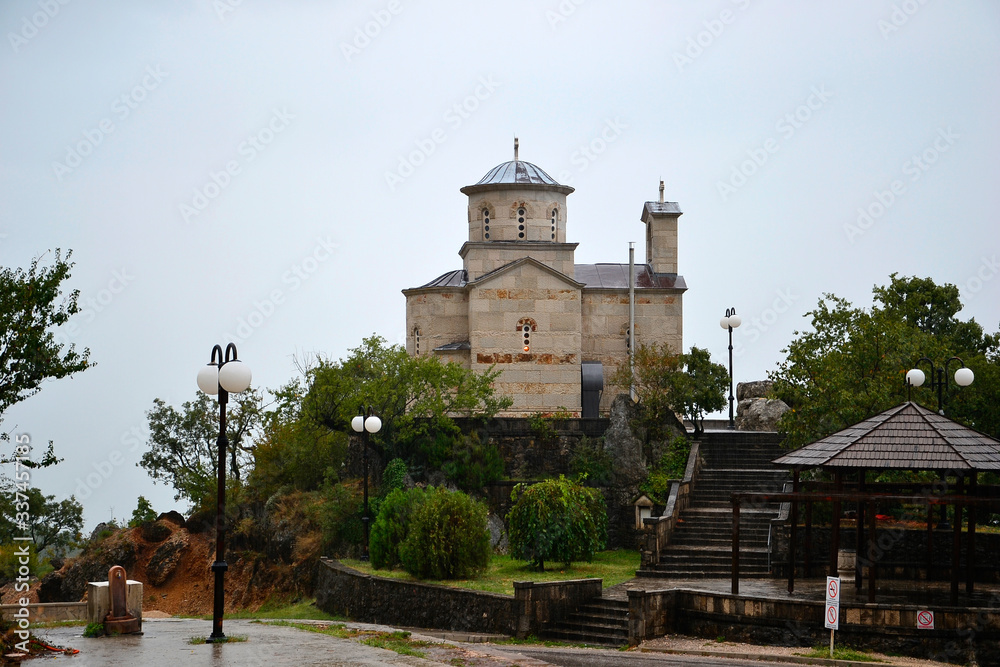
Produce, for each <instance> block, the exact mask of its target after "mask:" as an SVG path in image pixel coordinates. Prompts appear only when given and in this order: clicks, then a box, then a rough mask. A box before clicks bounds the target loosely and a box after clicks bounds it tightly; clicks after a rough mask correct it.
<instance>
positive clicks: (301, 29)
mask: <svg viewBox="0 0 1000 667" xmlns="http://www.w3.org/2000/svg"><path fill="white" fill-rule="evenodd" d="M0 32H2V34H3V36H4V38H3V43H2V44H0V120H2V122H0V261H2V263H3V265H5V266H27V265H28V263H29V262H30V261H31V258H32V257H34V256H37V255H39V254H41V253H44V252H45V251H46V250H47V249H50V248H56V247H61V248H63V249H69V248H72V249H73V251H74V254H73V259H74V261H75V262H76V268H75V270H74V272H73V277H72V281H71V287H74V288H79V289H80V291H81V305H82V306H83V307H84V309H85V310H84V312H83V313H81V314H80V315H79V316H77V317H76V318H75V322H74V326H72V327H64V331H62V332H60V335H61V336H62V337H63V339H64V340H68V341H70V342H73V343H75V344H76V345H77V346H78V347H89V348H90V350H91V354H92V359H93V361H95V362H96V363H97V366H96V367H95V368H93V369H92V370H89V371H87V372H86V373H83V374H81V375H78V376H77V377H74V378H72V379H67V380H61V381H59V382H53V383H49V384H46V385H45V387H44V390H43V391H42V392H41V393H40V394H38V395H37V396H35V397H33V398H31V399H29V400H28V401H26V402H24V403H22V404H21V405H19V406H16V407H15V408H13V409H11V410H10V411H8V413H7V414H6V415H5V416H4V417H5V420H4V425H3V426H4V428H5V429H6V430H11V429H13V431H14V433H15V434H20V433H24V434H29V435H30V437H31V439H32V441H33V442H34V443H36V444H43V443H44V442H45V441H47V440H50V439H51V440H54V441H55V445H56V451H57V453H58V454H59V455H60V456H62V457H64V458H65V462H64V463H62V464H60V465H59V466H58V467H56V468H54V469H50V470H48V471H44V472H39V473H36V474H35V481H36V483H37V484H38V485H39V486H41V488H42V489H43V490H44V491H46V492H47V493H54V494H56V495H57V496H58V497H66V496H68V495H69V494H71V493H74V492H75V493H76V494H77V496H78V498H79V499H81V500H82V502H83V503H84V506H85V508H86V513H85V515H86V519H87V525H88V528H89V527H90V526H92V525H93V524H95V523H96V522H97V521H99V520H104V519H107V518H109V517H110V516H111V515H112V513H113V514H114V516H116V517H118V518H128V516H129V515H130V513H131V511H132V509H133V508H134V507H135V501H136V496H137V495H138V494H140V493H142V494H144V495H145V496H146V497H147V498H150V499H151V500H152V501H153V504H154V507H155V509H156V510H157V511H165V510H167V509H170V508H171V507H173V506H174V505H175V503H174V502H173V501H172V495H173V493H172V490H171V489H169V488H166V487H164V486H155V487H154V486H153V485H152V484H151V482H150V480H149V479H148V477H147V476H146V474H145V472H144V471H143V470H141V469H139V468H137V467H136V466H135V464H136V463H137V462H138V460H139V458H140V456H141V454H142V452H143V451H144V450H145V445H144V431H145V424H146V418H145V411H146V410H148V409H149V408H150V407H151V405H152V401H153V399H154V398H156V397H160V398H163V399H165V400H166V401H168V402H169V403H171V404H174V405H179V404H180V403H181V402H182V401H185V400H190V399H192V398H194V396H195V391H196V385H195V374H196V372H197V370H198V368H199V367H200V366H201V365H202V364H204V363H206V362H207V361H208V358H209V353H210V351H211V348H212V346H213V345H214V344H216V343H225V342H226V341H227V340H228V339H230V337H235V338H236V339H237V340H238V346H239V352H240V357H241V359H244V360H245V362H246V363H247V364H249V365H250V366H251V368H252V369H253V372H254V383H255V385H257V386H261V387H276V386H278V385H280V384H282V383H284V382H286V381H287V380H289V379H290V378H291V377H292V376H293V375H294V373H295V369H294V366H293V356H294V355H300V356H301V355H304V354H309V353H312V352H321V353H325V354H328V355H331V356H333V357H335V358H336V357H340V356H343V355H344V354H345V352H346V350H347V349H348V348H350V347H354V346H356V345H357V344H358V343H359V342H360V340H361V339H362V337H364V336H366V335H369V334H371V333H372V332H377V333H379V334H381V335H383V336H385V337H386V338H387V339H389V340H390V341H391V342H402V340H403V333H404V325H405V321H404V299H403V296H402V295H401V294H400V290H402V289H403V288H406V287H412V286H417V285H420V284H422V283H424V282H426V281H428V280H430V279H432V278H434V277H436V276H437V275H439V274H441V273H444V272H445V271H449V270H452V269H455V268H460V267H461V258H460V257H459V256H458V254H457V252H458V249H459V247H460V246H461V244H462V242H463V241H464V240H465V239H466V235H467V223H466V198H465V197H464V196H463V195H462V194H461V193H460V192H459V188H461V187H462V186H465V185H469V184H472V183H475V182H476V181H478V180H479V179H480V178H481V177H482V176H483V175H484V174H485V173H486V172H487V171H489V170H490V169H491V168H492V167H493V166H495V165H496V164H499V163H501V162H504V161H507V160H510V159H511V158H512V139H513V137H514V136H515V134H516V135H517V136H518V137H519V138H520V157H521V158H522V159H525V160H528V161H530V162H533V163H535V164H537V165H538V166H539V167H541V168H542V169H544V170H546V171H547V172H548V173H549V174H550V175H552V176H553V177H554V178H556V179H557V180H559V181H561V182H563V183H567V184H569V185H572V186H573V187H575V188H576V192H575V193H574V194H572V195H570V197H569V200H568V232H567V240H569V241H577V242H579V243H580V246H579V248H578V250H577V261H578V262H581V263H592V262H625V261H627V259H628V242H629V241H637V242H638V243H637V248H638V255H639V257H642V256H643V245H642V241H643V228H642V224H641V223H640V221H639V216H640V213H641V211H642V206H643V202H645V201H647V200H653V199H656V197H657V194H658V193H657V187H658V182H659V180H660V179H661V178H662V179H663V180H664V181H665V182H666V196H667V199H668V200H671V201H677V202H679V203H680V206H681V209H682V210H683V211H684V215H683V216H682V217H681V219H680V234H679V235H680V258H679V265H680V272H681V273H682V274H683V275H684V277H685V279H686V280H687V284H688V286H689V290H688V292H687V293H686V294H685V297H684V344H685V347H690V346H691V345H697V346H699V347H706V348H708V349H710V350H711V351H712V354H713V356H714V358H715V359H716V360H717V361H719V362H724V361H725V359H726V354H727V350H726V345H727V341H726V334H725V332H724V331H723V330H721V329H720V328H719V324H718V320H719V318H720V317H721V316H722V315H723V314H724V311H725V309H726V308H728V307H735V308H736V309H737V311H738V312H739V313H740V314H741V315H742V316H743V318H744V325H743V327H742V328H741V329H739V330H737V332H736V336H735V338H736V344H737V355H736V361H735V377H736V380H737V381H745V380H753V379H763V378H764V377H765V375H766V373H767V371H768V370H770V369H773V368H774V367H775V364H776V363H777V362H778V361H779V359H780V357H781V355H780V350H781V349H782V348H783V347H784V346H785V345H787V344H788V342H789V341H790V340H791V337H792V332H793V330H795V329H797V328H799V329H801V328H803V327H804V326H806V325H807V320H804V319H803V317H802V316H803V314H804V313H805V312H806V311H807V310H809V309H810V308H812V307H813V306H815V304H816V302H817V299H818V298H819V297H820V295H821V294H822V293H824V292H833V293H835V294H837V295H839V296H842V297H845V298H847V299H849V300H851V301H852V302H854V303H856V304H859V305H869V304H870V303H871V289H872V286H873V285H876V284H878V285H881V284H885V283H886V282H888V276H889V274H890V273H892V272H894V271H898V272H900V273H902V274H903V275H918V276H930V277H931V278H933V279H934V280H935V281H937V282H938V283H945V282H950V283H954V284H956V285H958V286H959V287H960V288H961V290H962V296H963V301H964V303H965V304H966V307H965V310H964V311H963V313H962V316H963V317H975V318H976V320H977V321H979V322H980V323H981V324H983V325H984V326H985V327H986V328H987V329H988V330H991V331H996V330H997V327H998V324H1000V298H998V297H1000V276H998V272H1000V265H998V263H997V257H998V254H1000V252H998V245H1000V242H998V234H997V231H998V224H997V210H998V209H1000V194H998V191H1000V188H998V182H1000V168H998V160H997V155H1000V129H998V127H1000V123H998V122H997V119H998V118H1000V104H998V102H1000V99H998V86H997V81H1000V76H998V75H1000V41H998V37H1000V5H998V4H996V3H994V2H987V1H985V0H984V1H969V2H948V3H945V2H927V1H926V0H896V1H886V0H876V1H871V0H864V1H840V2H826V3H791V2H775V1H773V0H772V1H771V2H764V1H759V2H758V1H756V0H717V1H713V2H699V3H693V2H649V1H644V2H639V1H637V2H628V3H612V2H600V1H598V0H589V1H583V0H562V1H561V2H560V1H558V0H547V1H546V0H542V1H538V2H527V1H524V0H513V1H512V0H507V1H505V2H475V3H473V2H453V1H449V2H412V1H407V0H375V1H366V2H353V3H347V2H338V3H333V2H319V1H308V0H299V1H292V0H285V1H282V2H265V1H264V0H242V1H239V0H215V1H214V2H210V1H209V0H201V1H198V2H193V1H190V0H189V1H178V2H143V3H135V2H121V1H102V2H92V1H90V2H88V1H85V0H73V1H69V0H4V2H3V3H2V4H0ZM49 257H51V255H49ZM88 478H89V479H88ZM179 509H181V510H183V509H184V507H180V508H179Z"/></svg>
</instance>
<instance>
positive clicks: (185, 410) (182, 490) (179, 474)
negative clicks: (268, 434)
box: [139, 389, 264, 508]
mask: <svg viewBox="0 0 1000 667" xmlns="http://www.w3.org/2000/svg"><path fill="white" fill-rule="evenodd" d="M263 414H264V408H263V405H262V399H261V396H260V393H259V392H257V391H255V390H253V389H251V390H248V391H245V392H243V393H240V394H230V396H229V404H228V406H227V409H226V435H227V437H228V440H229V446H228V449H227V454H228V457H229V460H228V461H227V467H226V474H227V475H228V477H229V479H230V480H231V482H232V483H233V484H234V485H236V486H237V487H239V486H241V485H242V484H243V481H244V477H245V475H246V473H247V472H248V468H249V467H250V466H251V465H252V460H253V459H252V455H253V451H254V446H255V444H256V441H257V437H258V435H259V430H260V428H261V425H262V420H263ZM146 417H147V419H148V421H149V441H148V442H147V444H148V445H149V451H147V452H145V453H144V454H143V455H142V458H141V459H140V461H139V465H140V466H141V467H142V468H144V469H145V470H146V472H147V473H149V476H150V477H152V478H153V480H154V481H162V482H165V483H167V484H170V485H171V486H173V487H174V491H175V492H176V493H175V494H174V499H175V500H180V499H181V498H184V499H187V500H188V501H189V502H190V503H191V505H192V506H193V507H195V508H200V507H208V506H210V505H211V499H212V497H213V494H214V492H215V488H216V484H217V479H216V474H217V473H216V471H217V470H218V468H217V467H216V466H217V461H218V445H217V441H218V437H219V408H218V404H217V403H216V401H215V399H213V398H212V397H210V396H207V395H205V394H203V393H200V392H199V393H198V397H197V398H196V399H195V400H194V401H187V402H185V403H184V404H183V405H182V406H181V409H180V410H176V409H174V408H173V406H169V405H167V404H166V403H165V402H164V401H163V400H161V399H159V398H157V399H154V401H153V409H152V410H150V411H148V412H147V413H146Z"/></svg>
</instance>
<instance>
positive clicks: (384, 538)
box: [368, 459, 427, 569]
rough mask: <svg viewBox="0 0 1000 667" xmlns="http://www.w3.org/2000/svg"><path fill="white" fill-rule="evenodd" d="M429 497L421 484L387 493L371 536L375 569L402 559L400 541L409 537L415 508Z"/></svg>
mask: <svg viewBox="0 0 1000 667" xmlns="http://www.w3.org/2000/svg"><path fill="white" fill-rule="evenodd" d="M396 460H397V461H398V460H399V459H396ZM426 499H427V492H426V491H424V490H423V489H420V488H414V489H409V490H403V489H396V490H394V491H393V492H392V493H390V494H389V495H388V496H386V498H385V500H384V501H383V502H382V506H381V508H380V509H379V513H378V516H377V517H376V518H375V523H374V525H373V526H372V529H371V534H370V535H369V538H368V553H369V557H370V558H371V562H372V566H373V567H374V568H375V569H391V568H394V567H396V566H397V565H400V564H401V563H402V561H401V560H400V558H399V547H400V544H402V542H403V540H404V539H406V535H407V530H408V529H409V526H410V521H411V519H412V517H413V514H414V512H415V511H416V509H417V508H418V507H419V506H420V505H421V504H422V503H423V502H424V500H426Z"/></svg>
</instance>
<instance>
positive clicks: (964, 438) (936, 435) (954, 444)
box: [773, 402, 1000, 472]
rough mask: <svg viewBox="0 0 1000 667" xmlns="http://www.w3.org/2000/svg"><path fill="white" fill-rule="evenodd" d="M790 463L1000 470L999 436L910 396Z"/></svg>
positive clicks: (796, 454) (780, 461)
mask: <svg viewBox="0 0 1000 667" xmlns="http://www.w3.org/2000/svg"><path fill="white" fill-rule="evenodd" d="M773 463H774V464H775V465H779V466H783V467H790V468H799V469H803V468H815V467H820V468H832V469H838V468H839V469H860V468H869V469H896V470H953V471H963V470H968V471H972V470H975V471H979V472H984V471H990V470H1000V440H996V439H995V438H991V437H989V436H988V435H985V434H983V433H980V432H979V431H976V430H973V429H971V428H968V427H966V426H962V425H961V424H958V423H956V422H953V421H952V420H950V419H948V418H946V417H944V416H942V415H939V414H937V413H936V412H933V411H931V410H928V409H927V408H924V407H922V406H920V405H917V404H916V403H912V402H907V403H903V404H901V405H898V406H896V407H894V408H891V409H889V410H886V411H885V412H881V413H879V414H877V415H875V416H874V417H869V418H868V419H865V420H864V421H861V422H858V423H857V424H854V425H853V426H849V427H847V428H845V429H843V430H842V431H838V432H836V433H834V434H832V435H828V436H826V437H825V438H821V439H820V440H817V441H815V442H813V443H810V444H808V445H806V446H804V447H801V448H799V449H796V450H795V451H793V452H790V453H788V454H786V455H784V456H782V457H780V458H777V459H775V460H774V462H773Z"/></svg>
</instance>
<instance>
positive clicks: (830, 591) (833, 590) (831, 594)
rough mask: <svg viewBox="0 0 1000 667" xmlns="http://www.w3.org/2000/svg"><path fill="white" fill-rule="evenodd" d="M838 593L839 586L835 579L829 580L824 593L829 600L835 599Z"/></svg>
mask: <svg viewBox="0 0 1000 667" xmlns="http://www.w3.org/2000/svg"><path fill="white" fill-rule="evenodd" d="M839 594H840V586H839V585H838V584H837V582H836V580H833V581H831V582H830V583H829V584H827V587H826V595H827V597H828V598H830V599H831V600H836V599H837V597H838V596H839Z"/></svg>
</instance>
